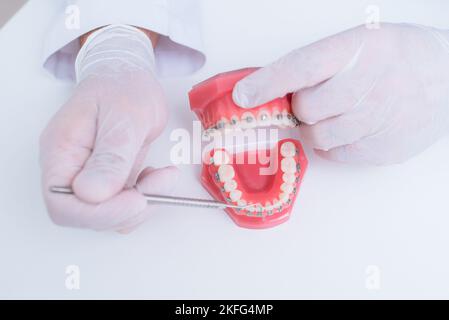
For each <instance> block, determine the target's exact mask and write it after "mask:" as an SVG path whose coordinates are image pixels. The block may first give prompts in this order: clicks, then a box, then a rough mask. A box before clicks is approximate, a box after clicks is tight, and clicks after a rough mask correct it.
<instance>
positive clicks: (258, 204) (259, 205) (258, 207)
mask: <svg viewBox="0 0 449 320" xmlns="http://www.w3.org/2000/svg"><path fill="white" fill-rule="evenodd" d="M255 207H256V213H257V214H259V213H262V212H263V206H262V205H261V204H260V203H257V204H256V206H255Z"/></svg>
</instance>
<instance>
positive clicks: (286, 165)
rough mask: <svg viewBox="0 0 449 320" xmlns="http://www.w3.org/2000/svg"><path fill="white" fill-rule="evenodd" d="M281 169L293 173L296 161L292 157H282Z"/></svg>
mask: <svg viewBox="0 0 449 320" xmlns="http://www.w3.org/2000/svg"><path fill="white" fill-rule="evenodd" d="M281 170H282V172H286V173H295V171H296V162H295V159H293V158H284V159H282V160H281Z"/></svg>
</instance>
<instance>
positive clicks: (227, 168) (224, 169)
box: [218, 164, 235, 182]
mask: <svg viewBox="0 0 449 320" xmlns="http://www.w3.org/2000/svg"><path fill="white" fill-rule="evenodd" d="M234 175H235V172H234V168H233V167H232V166H231V165H229V164H224V165H222V166H220V167H218V176H219V177H220V181H221V182H226V181H229V180H231V179H232V178H234Z"/></svg>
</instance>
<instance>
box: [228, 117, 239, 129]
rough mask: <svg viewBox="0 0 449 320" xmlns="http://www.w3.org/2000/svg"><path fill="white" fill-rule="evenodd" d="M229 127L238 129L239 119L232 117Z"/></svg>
mask: <svg viewBox="0 0 449 320" xmlns="http://www.w3.org/2000/svg"><path fill="white" fill-rule="evenodd" d="M229 127H230V128H231V129H236V128H240V119H239V117H237V116H232V117H231V120H230V121H229Z"/></svg>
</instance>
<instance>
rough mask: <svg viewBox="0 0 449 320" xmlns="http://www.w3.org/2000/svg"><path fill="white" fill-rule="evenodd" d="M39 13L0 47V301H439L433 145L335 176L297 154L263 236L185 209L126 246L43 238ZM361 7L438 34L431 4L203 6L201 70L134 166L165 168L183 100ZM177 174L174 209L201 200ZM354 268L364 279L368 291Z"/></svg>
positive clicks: (45, 102)
mask: <svg viewBox="0 0 449 320" xmlns="http://www.w3.org/2000/svg"><path fill="white" fill-rule="evenodd" d="M337 2H338V4H337ZM52 3H53V4H54V1H53V0H39V1H32V2H31V3H29V4H28V5H27V6H26V7H25V8H24V9H23V10H22V11H20V12H19V14H18V15H17V16H15V18H13V20H12V21H10V23H9V24H7V25H6V27H5V28H4V29H3V30H1V31H0V152H1V157H0V170H1V174H0V176H1V182H0V297H1V298H63V299H66V298H75V299H78V298H193V299H196V298H211V299H215V298H266V299H270V298H449V257H448V252H449V251H448V244H449V232H448V229H449V203H448V199H449V188H448V184H449V138H446V139H443V140H441V141H440V142H438V143H437V144H435V145H434V146H432V147H431V148H430V149H429V150H427V151H426V152H424V153H423V154H421V155H420V156H418V157H416V158H414V159H412V160H411V161H409V162H407V163H406V164H403V165H395V166H390V167H360V166H358V167H354V166H347V165H342V164H336V163H332V162H328V161H325V160H322V159H319V158H317V157H316V156H314V154H313V153H312V152H311V151H310V150H309V149H308V150H307V153H308V157H309V163H310V167H309V171H308V172H307V174H306V179H305V181H304V183H303V187H302V190H301V193H300V196H299V201H298V202H297V204H296V206H295V210H294V213H293V215H292V218H291V219H290V221H289V222H288V223H285V224H283V225H281V226H279V227H276V228H273V229H268V230H262V231H260V230H259V231H254V230H245V229H241V228H238V227H236V226H235V225H234V224H233V223H232V222H231V220H230V219H229V218H228V217H227V216H226V215H225V214H224V213H221V212H220V211H214V210H210V209H209V210H208V209H185V208H170V209H164V210H160V211H158V212H156V213H155V214H153V215H152V216H151V218H150V219H149V220H148V222H147V223H146V224H145V225H144V226H142V227H141V228H140V229H139V230H138V231H136V232H135V233H132V234H131V235H128V236H122V235H119V234H115V233H97V232H92V231H87V230H76V229H67V228H61V227H57V226H55V225H53V224H52V223H51V222H50V220H49V218H48V217H47V214H46V210H45V207H44V204H43V201H42V198H41V193H40V185H39V178H40V170H39V165H38V143H37V142H38V137H39V134H40V132H41V130H42V129H43V127H44V126H45V124H46V122H47V121H48V120H49V118H50V117H51V115H52V114H53V113H54V112H55V111H56V110H57V109H58V107H59V106H60V105H61V104H62V103H63V102H64V101H65V100H66V99H67V97H68V96H69V94H70V91H71V85H69V84H66V83H61V82H58V81H56V80H54V79H52V78H51V77H50V76H49V75H48V74H46V73H45V72H44V71H43V70H42V69H41V67H40V65H39V61H40V54H41V51H40V50H41V47H40V46H41V43H42V39H43V36H44V34H45V28H46V26H47V23H48V21H50V19H51V15H52V14H53V10H52V9H50V6H51V5H52ZM369 4H377V5H378V6H379V9H380V16H381V19H382V20H385V21H391V22H400V21H402V22H416V23H423V24H429V25H434V26H438V27H444V28H449V2H447V1H444V0H441V1H405V0H404V1H360V0H354V1H331V0H329V1H325V0H314V1H293V0H292V1H261V0H245V1H240V0H232V1H230V0H226V1H205V5H204V25H205V28H204V38H205V42H206V46H207V49H208V54H209V58H208V62H207V65H206V66H205V67H204V68H203V69H202V70H201V71H200V72H198V73H197V74H195V75H193V76H191V77H186V78H179V79H170V80H165V81H164V86H165V88H166V90H167V92H169V95H168V96H169V100H170V105H171V109H172V111H173V112H172V116H171V120H170V124H169V127H168V128H167V130H165V132H164V134H163V135H162V136H161V137H160V138H159V139H158V141H157V142H156V143H155V144H154V147H153V150H152V151H151V154H150V156H149V158H148V162H149V164H152V165H161V166H162V165H166V164H168V162H169V154H168V152H169V149H170V147H171V146H172V145H173V143H171V142H169V139H168V137H169V132H170V129H173V128H179V127H184V128H190V127H191V120H192V119H194V116H193V114H192V113H191V112H190V111H189V108H188V102H187V96H186V92H187V91H188V89H189V88H190V87H191V86H192V85H193V84H195V83H196V82H198V81H200V80H203V79H205V78H207V77H209V76H211V75H214V74H215V73H218V72H221V71H225V70H231V69H235V68H240V67H244V66H248V65H251V66H252V65H263V64H266V63H268V62H270V61H271V60H273V59H275V58H276V57H278V56H280V55H281V54H284V53H286V52H288V51H289V50H291V49H293V48H295V47H298V46H302V45H305V44H307V43H310V42H311V41H314V40H317V39H319V38H321V37H324V36H326V35H330V34H333V33H335V32H338V31H340V30H343V29H346V28H349V27H351V26H354V25H357V24H360V23H363V22H364V21H365V18H366V13H365V9H366V7H367V6H368V5H369ZM174 111H175V112H174ZM155 150H158V151H157V152H155ZM181 169H182V180H181V181H182V184H180V185H179V186H178V188H177V190H176V193H177V194H180V195H189V196H196V197H206V196H207V194H206V192H205V191H204V190H203V189H202V187H201V186H200V184H199V183H198V180H197V176H198V170H199V166H181ZM68 265H77V266H79V268H80V289H79V290H68V289H67V288H66V286H65V280H66V273H65V272H66V267H67V266H68ZM370 266H375V267H374V269H375V271H376V270H377V271H379V272H380V273H376V274H375V275H374V276H376V277H377V275H379V277H377V278H376V279H378V280H379V282H378V283H379V284H380V286H378V287H376V288H374V289H373V288H372V287H370V286H368V287H367V286H366V281H367V279H368V280H369V279H370V276H369V274H371V276H373V274H372V273H371V271H370V270H372V269H370Z"/></svg>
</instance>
